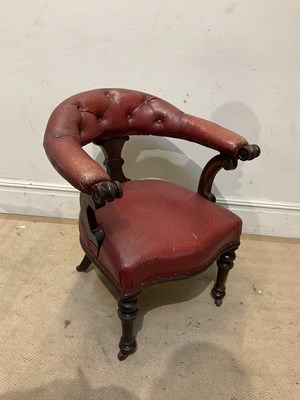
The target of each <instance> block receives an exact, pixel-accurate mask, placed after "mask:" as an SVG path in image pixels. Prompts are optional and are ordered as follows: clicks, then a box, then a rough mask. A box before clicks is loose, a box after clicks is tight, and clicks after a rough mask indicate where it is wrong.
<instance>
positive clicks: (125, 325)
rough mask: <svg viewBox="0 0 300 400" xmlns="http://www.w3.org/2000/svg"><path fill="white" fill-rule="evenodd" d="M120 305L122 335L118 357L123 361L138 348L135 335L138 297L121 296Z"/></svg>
mask: <svg viewBox="0 0 300 400" xmlns="http://www.w3.org/2000/svg"><path fill="white" fill-rule="evenodd" d="M118 305H119V310H118V315H119V318H120V319H121V322H122V336H121V339H120V343H119V347H120V352H119V354H118V359H119V360H120V361H122V360H125V358H127V356H128V355H129V354H132V353H134V352H135V350H136V341H135V337H134V336H133V322H134V320H135V319H136V317H137V314H138V307H137V298H136V296H132V297H128V298H125V297H124V298H121V299H120V300H119V302H118Z"/></svg>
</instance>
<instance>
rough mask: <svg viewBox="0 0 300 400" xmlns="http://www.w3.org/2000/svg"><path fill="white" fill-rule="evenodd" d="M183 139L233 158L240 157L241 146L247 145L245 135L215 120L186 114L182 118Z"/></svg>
mask: <svg viewBox="0 0 300 400" xmlns="http://www.w3.org/2000/svg"><path fill="white" fill-rule="evenodd" d="M181 133H182V139H186V140H189V141H192V142H196V143H198V144H201V145H203V146H205V147H209V148H211V149H214V150H217V151H219V152H220V153H221V154H224V155H226V156H229V157H230V158H233V159H238V158H239V150H240V148H242V147H244V146H247V145H248V141H247V139H245V138H244V137H243V136H241V135H239V134H237V133H235V132H232V131H230V130H229V129H226V128H223V127H222V126H220V125H218V124H215V123H214V122H211V121H207V120H205V119H202V118H198V117H194V116H192V115H187V114H184V115H183V116H182V118H181Z"/></svg>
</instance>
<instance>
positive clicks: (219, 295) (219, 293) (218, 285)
mask: <svg viewBox="0 0 300 400" xmlns="http://www.w3.org/2000/svg"><path fill="white" fill-rule="evenodd" d="M235 250H236V249H233V250H229V251H227V252H226V253H223V254H221V255H220V257H219V258H218V260H217V265H218V275H217V280H216V282H215V285H214V287H213V288H212V290H211V295H212V297H213V299H214V300H215V304H216V306H218V307H219V306H220V305H221V304H222V300H223V297H224V296H225V294H226V287H225V283H226V280H227V276H228V273H229V271H230V270H231V268H233V265H234V264H233V261H234V260H235V257H236V255H235Z"/></svg>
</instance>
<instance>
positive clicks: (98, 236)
mask: <svg viewBox="0 0 300 400" xmlns="http://www.w3.org/2000/svg"><path fill="white" fill-rule="evenodd" d="M91 193H92V194H91V195H89V194H86V193H83V192H81V193H80V209H81V215H82V219H83V223H84V225H85V228H86V232H87V233H88V237H89V240H90V241H91V242H92V243H94V244H95V245H96V246H97V247H98V249H99V248H100V245H101V243H102V241H103V239H104V236H105V235H104V232H103V230H102V229H101V228H100V227H99V225H98V223H97V220H96V215H95V211H96V210H97V209H99V208H101V207H104V206H105V204H106V203H110V202H111V201H113V200H115V199H116V198H121V197H122V195H123V190H122V187H121V185H120V183H119V182H117V181H113V182H109V181H104V182H99V183H96V184H95V185H93V186H92V189H91Z"/></svg>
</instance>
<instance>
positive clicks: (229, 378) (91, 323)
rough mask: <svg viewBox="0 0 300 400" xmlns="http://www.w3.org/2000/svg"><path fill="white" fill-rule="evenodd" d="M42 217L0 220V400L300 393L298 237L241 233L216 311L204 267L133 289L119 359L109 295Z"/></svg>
mask: <svg viewBox="0 0 300 400" xmlns="http://www.w3.org/2000/svg"><path fill="white" fill-rule="evenodd" d="M50 221H51V220H46V219H35V220H33V219H30V218H25V217H18V218H17V217H11V218H7V217H1V218H0V235H1V250H0V253H1V274H0V288H1V292H0V293H1V306H0V317H1V325H0V326H1V329H0V333H1V336H0V400H4V399H5V400H6V399H7V400H35V399H46V400H49V399H55V400H60V399H72V400H74V399H101V400H102V399H111V400H114V399H120V400H121V399H122V400H138V399H140V400H144V399H147V400H148V399H149V400H150V399H184V400H186V399H189V400H190V399H191V400H194V399H205V400H206V399H207V400H209V399H214V400H218V399H226V400H242V399H245V400H251V399H267V400H269V399H280V400H285V399H287V400H289V399H300V354H299V341H300V333H299V310H300V307H299V304H298V303H299V287H300V279H299V276H300V275H299V272H298V270H299V261H300V242H299V240H298V241H297V240H284V239H282V240H280V239H270V238H264V237H249V236H244V237H243V241H242V245H241V247H240V250H239V253H238V258H237V260H236V267H235V268H234V269H233V270H232V271H231V274H230V279H229V281H228V285H227V293H228V294H227V297H226V301H225V302H224V304H223V306H222V307H221V308H217V307H215V306H214V304H213V302H212V300H211V298H210V295H209V291H210V288H211V286H212V281H213V279H214V274H215V267H212V268H210V269H209V270H207V271H206V272H205V274H202V275H199V276H197V277H194V278H192V279H190V280H185V281H180V282H172V283H167V284H162V285H157V286H153V287H151V288H148V289H145V290H144V292H143V293H142V295H141V296H140V318H139V319H138V321H137V330H138V332H137V340H138V345H139V348H138V351H137V352H136V353H135V354H134V355H132V356H130V357H129V358H128V359H127V360H126V361H123V362H119V361H118V360H117V358H116V355H117V343H118V340H119V335H120V323H119V320H118V317H117V315H116V301H115V298H114V297H113V296H112V295H111V293H110V291H109V289H108V286H107V285H106V284H105V282H104V279H103V278H102V277H101V276H100V274H97V273H96V272H95V270H92V271H91V272H89V273H88V274H84V273H78V272H76V271H75V266H76V265H77V264H78V263H79V262H80V260H81V257H82V251H81V249H80V245H79V242H78V229H77V226H76V224H75V222H74V221H71V222H66V221H61V220H56V221H51V222H50Z"/></svg>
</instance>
